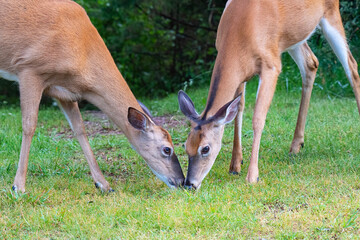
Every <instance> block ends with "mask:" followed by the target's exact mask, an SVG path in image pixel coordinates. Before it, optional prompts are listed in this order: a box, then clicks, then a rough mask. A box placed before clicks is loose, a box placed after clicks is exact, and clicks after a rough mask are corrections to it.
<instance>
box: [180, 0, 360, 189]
mask: <svg viewBox="0 0 360 240" xmlns="http://www.w3.org/2000/svg"><path fill="white" fill-rule="evenodd" d="M316 27H319V28H321V29H322V31H323V33H324V35H325V37H326V39H327V40H328V41H329V43H330V45H331V47H332V49H333V50H334V52H335V53H336V55H337V56H338V58H339V60H340V62H341V63H342V65H343V67H344V69H345V72H346V75H347V77H348V79H349V81H350V83H351V86H352V87H353V91H354V93H355V98H356V102H357V106H358V110H359V113H360V79H359V75H358V71H357V63H356V61H355V60H354V58H353V57H352V55H351V52H350V50H349V47H348V45H347V43H346V38H345V33H344V28H343V26H342V22H341V17H340V12H339V1H338V0H309V1H299V0H264V1H242V0H229V1H228V2H227V4H226V8H225V10H224V12H223V15H222V17H221V20H220V24H219V27H218V34H217V39H216V47H217V50H218V55H217V58H216V62H215V66H214V71H213V75H212V79H211V84H210V90H209V95H208V101H207V105H206V108H205V110H204V112H203V113H202V114H201V116H198V117H197V118H195V119H196V121H194V116H193V114H191V113H194V112H195V109H194V105H193V104H192V102H191V100H190V98H188V97H181V96H180V95H183V94H182V93H181V94H179V104H180V108H181V109H182V110H183V109H187V111H183V112H184V114H185V115H186V116H187V117H188V118H189V119H190V120H192V121H193V126H194V128H193V129H192V130H191V132H190V134H189V136H188V139H187V142H186V151H187V154H188V155H189V169H188V174H187V177H186V181H185V186H186V187H189V188H198V187H199V186H200V184H201V182H202V180H203V179H204V177H205V176H206V174H207V173H208V171H209V170H210V168H211V166H212V164H213V163H214V161H215V158H216V156H217V155H218V152H219V150H220V148H221V138H222V135H223V129H224V125H223V124H222V125H221V124H219V123H218V122H217V121H213V120H214V119H216V118H214V116H216V115H218V113H219V111H221V109H222V111H223V112H224V109H223V108H228V107H230V106H231V105H228V104H226V103H227V102H229V101H231V100H232V99H233V98H234V97H235V96H237V95H238V94H239V93H241V92H244V91H245V83H246V81H247V80H249V79H250V78H251V77H252V76H254V75H259V76H260V81H259V88H258V93H257V99H256V104H255V110H254V116H253V129H254V140H253V146H252V152H251V160H250V165H249V170H248V174H247V177H246V180H247V181H248V182H251V183H253V182H257V181H258V177H259V169H258V154H259V148H260V139H261V134H262V130H263V128H264V124H265V119H266V115H267V111H268V109H269V107H270V103H271V101H272V98H273V95H274V92H275V86H276V82H277V78H278V75H279V73H280V71H281V58H280V56H281V53H282V52H285V51H288V52H289V53H290V55H291V56H292V58H293V59H294V60H295V62H296V63H297V65H298V66H299V69H300V72H301V75H302V79H303V84H302V85H303V91H302V98H301V105H300V110H299V116H298V121H297V125H296V129H295V134H294V139H293V142H292V144H291V149H290V151H291V152H292V153H297V152H299V150H300V147H301V146H302V145H303V143H304V129H305V119H306V115H307V110H308V107H309V101H310V96H311V91H312V87H313V83H314V78H315V75H316V70H317V68H318V60H317V59H316V57H315V55H314V54H313V53H312V51H311V50H310V48H309V46H308V45H307V43H306V40H307V39H308V38H309V37H310V36H311V34H312V33H313V32H314V30H315V29H316ZM244 95H245V94H243V95H242V96H243V97H244ZM244 101H245V99H244V98H242V100H241V101H240V103H239V111H238V115H237V117H236V121H235V133H234V147H233V155H232V160H231V164H230V172H232V173H238V172H239V171H240V168H241V162H242V150H241V123H242V114H243V109H244ZM219 109H220V110H219ZM204 147H206V148H205V149H206V150H207V151H206V154H204V152H203V151H202V149H204ZM198 162H201V163H202V164H199V163H198ZM203 163H206V164H203Z"/></svg>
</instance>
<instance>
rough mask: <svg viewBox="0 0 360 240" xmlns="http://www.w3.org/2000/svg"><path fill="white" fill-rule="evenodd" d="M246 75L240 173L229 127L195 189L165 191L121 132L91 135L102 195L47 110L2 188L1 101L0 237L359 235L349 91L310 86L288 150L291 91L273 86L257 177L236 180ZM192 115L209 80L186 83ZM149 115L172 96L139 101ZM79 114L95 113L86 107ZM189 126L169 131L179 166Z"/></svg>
mask: <svg viewBox="0 0 360 240" xmlns="http://www.w3.org/2000/svg"><path fill="white" fill-rule="evenodd" d="M256 85H257V83H256V82H255V81H253V82H251V83H250V84H249V86H248V90H247V94H246V97H247V102H246V108H245V118H244V128H243V129H244V130H243V145H244V146H243V151H244V165H243V169H242V172H241V173H240V174H239V175H238V176H232V175H229V174H228V167H229V164H230V159H231V149H232V132H233V126H232V125H229V126H228V127H227V128H226V129H225V134H224V138H223V147H222V150H221V152H220V154H219V156H218V158H217V160H216V162H215V164H214V166H213V168H212V170H211V171H210V173H209V175H208V176H207V177H206V178H205V180H204V182H203V184H202V187H201V189H200V190H199V191H197V192H188V191H183V190H171V189H168V188H167V187H166V186H165V184H163V183H162V182H160V181H159V180H158V179H156V177H155V176H154V175H153V174H152V173H151V171H150V169H149V168H148V167H147V165H146V164H145V162H144V160H142V159H141V158H140V157H139V156H138V155H137V154H136V153H135V151H134V150H132V149H131V147H130V145H129V143H128V142H127V140H126V138H125V137H124V136H122V135H117V136H102V135H95V136H93V137H90V144H91V146H92V148H93V150H94V153H95V155H96V157H97V160H98V162H99V165H100V168H101V169H102V171H103V173H104V174H105V176H106V178H107V180H108V181H109V182H110V184H111V186H112V187H113V188H114V189H115V191H116V192H114V193H112V194H102V193H101V192H99V191H98V190H97V189H96V188H95V187H94V184H93V182H92V179H91V176H90V173H89V168H88V166H87V163H86V161H85V158H84V156H83V153H82V151H81V149H80V146H79V144H78V142H77V141H76V139H75V138H69V137H65V136H64V135H58V133H59V132H64V131H65V130H68V129H69V127H68V124H67V122H66V120H65V118H64V117H63V116H62V114H61V112H60V111H59V110H58V109H56V108H53V107H48V108H43V109H41V111H40V114H39V124H38V128H37V130H36V133H35V136H34V139H33V143H32V147H31V152H30V163H29V171H28V175H27V176H28V177H27V185H26V187H27V193H25V194H15V193H13V192H12V191H10V188H11V185H12V181H13V178H14V176H15V172H16V168H17V162H18V155H19V151H20V143H21V114H20V110H19V108H17V107H4V106H3V107H1V108H0V124H1V125H0V238H6V239H12V238H17V239H34V238H53V239H54V238H56V239H58V238H81V239H100V238H101V239H109V238H110V239H120V238H121V239H143V238H155V239H259V238H265V239H296V238H300V239H302V238H306V239H330V238H335V239H359V238H360V237H359V236H360V227H359V226H360V218H359V215H360V180H359V176H360V124H359V123H360V119H359V114H358V111H357V108H356V103H355V100H354V98H331V99H330V98H329V97H327V96H325V95H324V94H321V92H315V93H314V95H313V97H312V99H311V105H310V109H309V114H308V119H307V124H306V132H305V134H306V135H305V148H304V149H302V150H301V152H300V154H298V155H297V156H289V155H288V151H289V148H290V143H291V140H292V135H293V131H294V128H295V124H296V118H297V111H298V106H299V100H300V91H294V92H287V91H285V90H281V91H278V92H277V93H276V94H275V98H274V100H273V103H272V106H271V109H270V112H269V114H268V118H267V122H266V126H265V129H264V133H263V137H262V141H261V148H260V161H259V169H260V178H261V180H260V182H259V183H258V184H256V185H249V184H247V183H246V182H245V176H246V172H247V167H248V165H249V158H250V151H251V143H252V127H251V117H252V112H253V107H254V99H255V94H256ZM188 93H189V95H190V96H191V97H192V98H193V100H194V102H195V106H196V108H197V109H198V111H199V112H200V111H201V110H202V108H203V107H204V105H205V101H206V97H207V89H201V90H190V91H188ZM144 102H145V103H146V105H148V106H149V107H150V108H151V110H152V111H153V112H154V115H163V114H173V115H175V116H176V117H177V118H182V116H181V114H180V112H179V111H178V106H177V99H176V95H175V94H173V95H170V96H168V97H167V98H166V99H162V100H153V101H151V100H146V99H145V100H144ZM85 119H87V120H92V119H91V118H89V117H87V116H85ZM188 130H189V128H188V127H187V126H182V127H177V128H172V129H169V131H170V132H171V134H172V136H173V140H174V142H175V143H176V152H177V154H178V156H179V158H180V161H181V164H182V166H183V169H184V171H185V172H186V167H187V164H186V155H185V152H184V150H183V148H182V147H181V146H182V143H183V142H184V141H185V140H186V137H187V134H188Z"/></svg>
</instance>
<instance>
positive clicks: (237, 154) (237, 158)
mask: <svg viewBox="0 0 360 240" xmlns="http://www.w3.org/2000/svg"><path fill="white" fill-rule="evenodd" d="M245 85H246V83H242V84H240V87H239V90H238V91H237V95H238V94H240V93H242V95H241V100H240V103H239V111H238V113H237V115H236V118H235V121H234V143H233V151H232V157H231V162H230V169H229V173H231V174H239V172H240V171H241V165H242V163H243V154H242V147H241V129H242V121H243V113H244V108H245Z"/></svg>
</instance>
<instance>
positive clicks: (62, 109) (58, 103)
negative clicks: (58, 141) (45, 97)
mask: <svg viewBox="0 0 360 240" xmlns="http://www.w3.org/2000/svg"><path fill="white" fill-rule="evenodd" d="M56 102H57V105H58V106H59V108H60V109H61V111H62V112H63V113H64V115H65V118H66V120H67V121H68V123H69V125H70V128H71V130H73V131H74V128H73V125H72V123H71V120H70V118H69V116H68V115H67V113H66V112H65V110H64V108H63V107H62V105H61V103H60V102H59V101H57V100H56Z"/></svg>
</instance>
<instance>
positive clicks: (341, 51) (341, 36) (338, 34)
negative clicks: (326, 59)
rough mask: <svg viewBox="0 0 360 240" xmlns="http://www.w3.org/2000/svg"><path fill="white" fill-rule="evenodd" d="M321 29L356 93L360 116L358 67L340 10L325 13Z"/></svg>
mask: <svg viewBox="0 0 360 240" xmlns="http://www.w3.org/2000/svg"><path fill="white" fill-rule="evenodd" d="M320 27H321V30H322V32H323V33H324V35H325V38H326V40H327V41H328V42H329V44H330V46H331V48H332V49H333V51H334V52H335V54H336V56H337V57H338V59H339V60H340V62H341V64H342V66H343V67H344V70H345V73H346V77H347V78H348V80H349V82H350V84H351V87H352V89H353V91H354V94H355V98H356V103H357V107H358V111H359V114H360V78H359V73H358V65H357V63H356V61H355V59H354V57H353V56H352V54H351V52H350V49H349V46H348V44H347V42H346V36H345V31H344V27H343V24H342V21H341V16H340V12H339V9H338V8H336V9H335V8H334V9H330V10H328V11H327V12H326V13H325V17H324V18H323V19H322V20H321V21H320Z"/></svg>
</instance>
